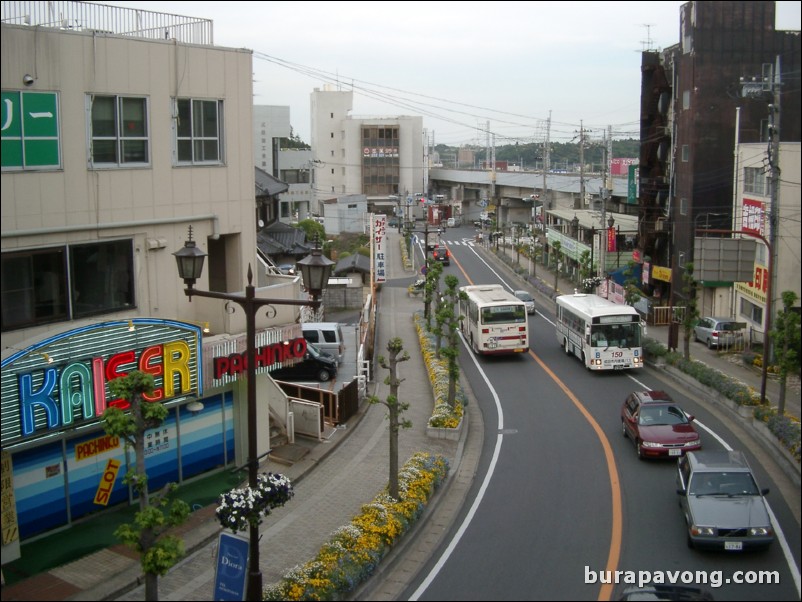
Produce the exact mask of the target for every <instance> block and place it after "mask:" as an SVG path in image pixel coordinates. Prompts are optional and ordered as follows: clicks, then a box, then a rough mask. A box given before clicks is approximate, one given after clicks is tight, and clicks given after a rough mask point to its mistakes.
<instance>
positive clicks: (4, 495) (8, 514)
mask: <svg viewBox="0 0 802 602" xmlns="http://www.w3.org/2000/svg"><path fill="white" fill-rule="evenodd" d="M0 483H1V484H2V485H1V488H0V500H2V514H1V515H0V517H2V527H3V546H9V545H11V544H12V543H13V542H15V541H18V540H19V527H18V526H17V503H16V501H15V500H14V468H13V467H12V464H11V454H10V453H9V452H7V451H4V452H3V453H2V471H0ZM3 562H6V559H5V551H4V552H3Z"/></svg>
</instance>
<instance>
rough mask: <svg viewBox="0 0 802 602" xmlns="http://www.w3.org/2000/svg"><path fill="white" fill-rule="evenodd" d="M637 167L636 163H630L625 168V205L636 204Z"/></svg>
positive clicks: (638, 177)
mask: <svg viewBox="0 0 802 602" xmlns="http://www.w3.org/2000/svg"><path fill="white" fill-rule="evenodd" d="M638 167H639V166H638V165H630V166H629V167H628V168H627V205H637V204H638V194H639V190H638V182H639V180H640V176H639V175H638V174H639V172H640V170H639V169H638Z"/></svg>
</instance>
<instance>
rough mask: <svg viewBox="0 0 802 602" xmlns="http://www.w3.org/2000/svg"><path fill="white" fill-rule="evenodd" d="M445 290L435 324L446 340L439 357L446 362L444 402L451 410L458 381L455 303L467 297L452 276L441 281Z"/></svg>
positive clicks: (457, 319) (458, 321)
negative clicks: (446, 392) (446, 388)
mask: <svg viewBox="0 0 802 602" xmlns="http://www.w3.org/2000/svg"><path fill="white" fill-rule="evenodd" d="M443 280H444V282H445V285H446V290H445V291H444V292H443V296H442V301H441V303H440V305H439V307H438V311H437V323H438V326H439V327H440V328H442V331H441V332H443V334H444V336H445V338H446V343H447V344H446V346H445V347H443V348H442V349H441V350H440V351H439V355H440V356H443V357H445V358H446V361H447V362H448V397H447V399H446V402H447V403H448V405H449V406H450V407H451V408H452V409H453V408H454V406H455V401H456V397H457V382H458V381H459V363H458V362H457V358H458V357H459V346H458V344H457V343H458V336H459V324H460V316H459V313H458V311H457V303H458V301H459V300H460V299H466V298H467V295H466V294H465V293H463V292H461V291H460V290H458V288H457V287H458V285H459V279H458V278H457V277H456V276H454V275H453V274H447V275H446V277H445V278H444V279H443ZM438 336H439V335H438Z"/></svg>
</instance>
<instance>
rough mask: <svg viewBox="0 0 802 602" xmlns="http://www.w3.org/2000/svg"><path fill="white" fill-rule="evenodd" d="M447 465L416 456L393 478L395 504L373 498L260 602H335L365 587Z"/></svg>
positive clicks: (437, 458) (384, 498) (441, 460)
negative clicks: (323, 601)
mask: <svg viewBox="0 0 802 602" xmlns="http://www.w3.org/2000/svg"><path fill="white" fill-rule="evenodd" d="M448 470H449V464H448V459H447V458H445V457H443V456H438V455H434V454H430V453H426V452H418V453H416V454H413V456H412V457H411V458H410V459H409V460H407V462H406V463H405V464H404V466H402V467H401V470H399V472H398V490H399V491H398V493H399V499H398V500H396V499H393V498H392V497H390V496H389V495H388V494H387V492H386V491H385V492H383V493H381V494H379V495H378V496H376V498H374V500H373V501H372V502H370V503H369V504H365V505H364V506H362V510H361V512H360V513H359V514H357V515H356V516H355V517H354V518H353V519H352V520H351V522H350V523H349V524H347V525H345V526H343V527H340V528H339V529H337V530H336V531H335V532H334V533H332V535H331V538H330V539H329V540H328V541H327V542H326V543H325V544H323V546H322V547H321V548H320V551H319V552H318V554H317V556H315V558H313V559H312V560H310V561H309V562H307V563H305V564H303V565H298V566H296V567H294V568H292V569H290V570H289V571H287V572H286V573H285V574H284V576H283V577H282V579H281V581H279V582H278V583H274V584H272V585H269V586H267V587H266V588H265V590H264V592H263V594H264V595H263V599H264V600H338V599H342V598H343V597H344V596H345V595H346V594H348V593H350V592H352V591H353V590H354V589H356V588H357V587H358V586H359V585H360V584H362V583H363V582H365V581H366V580H367V579H368V577H370V576H371V575H372V574H373V572H374V571H375V570H376V567H377V566H378V565H379V563H380V562H381V560H382V558H384V556H385V555H386V554H387V553H388V552H389V550H390V548H392V547H393V546H394V545H395V544H396V543H397V542H398V540H399V539H400V537H401V536H402V535H403V534H404V533H406V532H407V531H408V530H409V528H410V527H411V526H412V525H413V524H414V523H415V521H417V520H418V518H420V516H421V514H422V513H423V510H424V509H425V508H426V506H427V504H428V503H429V500H430V499H431V498H432V495H433V494H434V492H435V491H436V490H437V489H438V488H439V487H440V485H441V484H442V483H443V481H444V480H445V478H446V476H448Z"/></svg>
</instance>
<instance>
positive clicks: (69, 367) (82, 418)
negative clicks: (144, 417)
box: [3, 323, 201, 443]
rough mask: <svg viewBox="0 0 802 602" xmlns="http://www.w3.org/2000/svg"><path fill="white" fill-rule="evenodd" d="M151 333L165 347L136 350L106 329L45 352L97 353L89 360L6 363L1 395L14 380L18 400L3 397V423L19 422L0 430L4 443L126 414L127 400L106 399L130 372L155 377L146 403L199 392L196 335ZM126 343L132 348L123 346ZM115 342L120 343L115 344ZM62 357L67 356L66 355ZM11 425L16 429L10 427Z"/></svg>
mask: <svg viewBox="0 0 802 602" xmlns="http://www.w3.org/2000/svg"><path fill="white" fill-rule="evenodd" d="M139 328H143V326H139ZM144 328H146V326H145V327H144ZM153 328H154V330H153V331H152V332H150V333H148V335H147V337H146V340H148V341H154V339H159V338H161V339H162V340H163V342H159V343H156V344H152V345H149V346H147V347H136V346H135V341H136V340H137V338H136V336H131V337H129V338H128V339H126V338H125V335H120V337H119V338H118V337H115V336H113V335H114V334H115V333H114V331H113V330H111V329H110V328H108V327H107V328H106V329H105V330H103V329H92V330H90V329H87V330H85V331H73V332H72V333H67V334H66V335H63V336H62V337H60V338H58V339H54V340H52V341H49V344H50V347H49V349H50V348H56V349H58V348H59V345H62V349H68V348H70V346H73V348H85V349H98V351H97V352H96V353H95V354H93V355H92V356H90V357H81V358H74V359H73V358H72V357H67V359H66V361H62V362H59V361H58V355H60V354H57V353H54V355H56V356H57V360H56V362H55V363H53V364H50V363H43V362H42V361H41V360H38V358H37V357H36V356H40V355H44V354H41V353H38V352H35V351H30V352H28V353H27V355H24V354H20V355H19V356H18V357H16V358H15V361H12V362H7V363H4V365H3V386H4V392H5V391H7V390H8V389H6V387H7V386H8V385H9V384H11V383H12V382H14V381H16V395H13V394H12V395H8V396H7V397H6V396H4V399H3V421H4V422H6V420H7V419H10V418H11V417H12V415H13V414H16V415H17V417H18V421H17V420H13V421H12V420H9V421H8V422H7V423H6V424H4V425H3V426H4V428H3V439H4V443H6V442H7V441H9V440H10V439H15V438H17V437H20V436H21V437H30V436H32V435H35V434H37V431H38V432H39V433H41V434H44V432H46V431H50V430H54V429H60V428H64V427H71V426H76V425H77V424H79V423H86V422H89V421H96V420H99V419H100V418H101V417H102V415H103V413H104V412H105V411H106V408H109V407H117V408H120V409H121V410H126V409H128V408H129V407H130V404H129V403H128V402H127V401H125V400H123V399H113V398H112V396H111V395H109V393H108V386H107V385H108V383H109V381H111V380H114V379H116V378H120V377H122V376H126V375H127V374H128V373H129V372H131V371H132V370H140V371H142V372H145V373H147V374H150V375H152V376H153V377H154V382H155V388H154V391H153V393H152V394H150V395H146V396H144V399H145V400H146V401H148V402H165V401H168V400H170V399H172V398H174V397H176V396H179V395H186V394H189V393H200V392H201V391H200V386H199V382H200V379H199V371H200V367H199V353H200V349H199V346H198V344H197V341H198V340H199V338H200V337H199V336H197V335H198V334H199V333H196V332H194V330H190V329H184V330H179V329H177V328H169V329H166V330H165V329H164V328H163V323H157V324H154V325H153ZM125 330H126V331H127V328H126V329H125ZM110 334H111V335H112V336H109V335H110ZM94 337H97V339H96V340H95V338H94ZM126 340H127V341H128V342H129V345H131V346H130V347H126V346H125V342H126ZM115 341H119V343H117V345H115ZM93 343H94V344H93ZM132 343H133V344H132ZM115 346H116V349H114V350H113V352H109V351H105V352H104V350H105V349H106V348H109V347H115ZM64 355H67V356H69V353H65V354H64ZM15 363H16V365H15ZM14 406H16V407H14ZM10 422H13V423H15V424H16V425H17V426H16V427H13V425H11V424H9V423H10ZM6 427H8V428H6ZM14 431H16V432H14Z"/></svg>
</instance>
